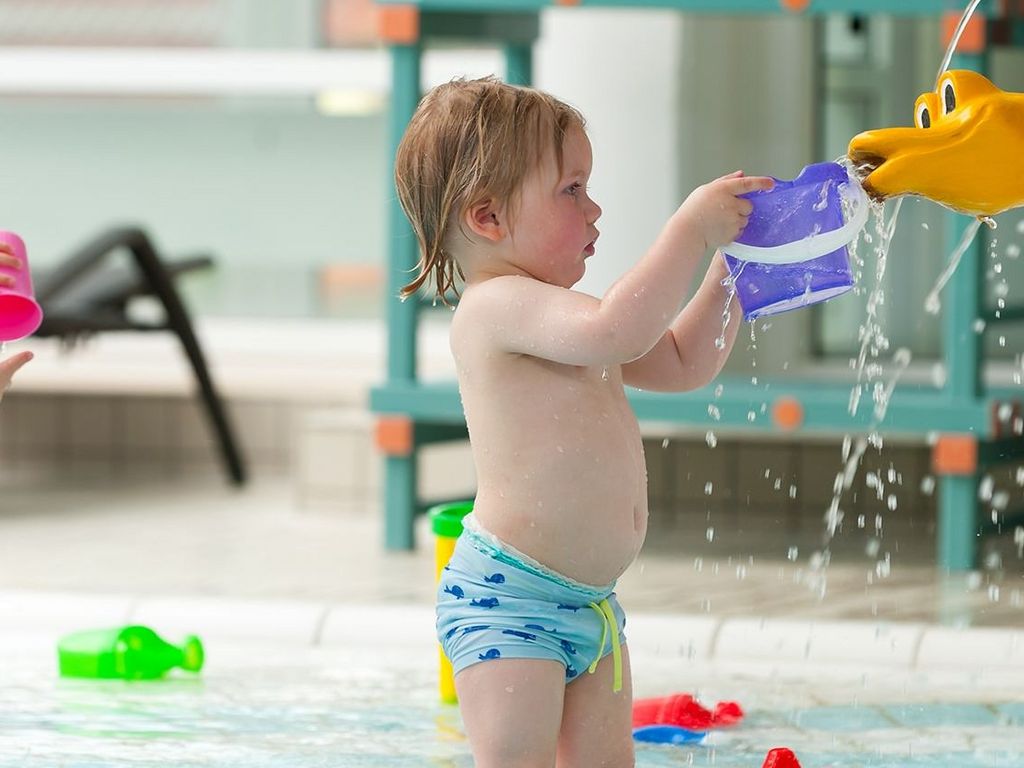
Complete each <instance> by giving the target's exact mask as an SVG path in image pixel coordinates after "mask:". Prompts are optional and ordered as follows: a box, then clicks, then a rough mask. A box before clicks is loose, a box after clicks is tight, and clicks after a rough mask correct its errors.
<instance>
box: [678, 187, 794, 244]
mask: <svg viewBox="0 0 1024 768" xmlns="http://www.w3.org/2000/svg"><path fill="white" fill-rule="evenodd" d="M773 186H775V181H774V179H772V178H771V177H770V176H744V175H743V171H736V172H734V173H730V174H729V175H728V176H722V177H721V178H719V179H715V180H714V181H710V182H708V183H707V184H705V185H703V186H701V187H697V189H695V190H693V192H691V193H690V196H689V197H687V198H686V200H685V201H684V202H683V205H682V207H681V208H680V211H681V212H685V213H686V214H687V215H688V216H689V217H690V219H691V221H693V222H694V223H695V224H696V226H697V227H698V228H699V229H700V232H701V233H702V234H703V235H704V242H705V244H706V246H707V247H708V248H717V247H718V246H720V245H725V244H726V243H731V242H732V241H733V240H735V239H736V238H737V237H739V235H740V233H741V232H742V231H743V228H744V227H745V226H746V225H747V217H749V216H750V212H751V211H752V210H753V209H754V206H753V205H752V204H751V202H750V201H749V200H745V199H743V198H742V197H737V195H743V194H746V193H747V192H755V191H757V190H764V189H771V188H772V187H773Z"/></svg>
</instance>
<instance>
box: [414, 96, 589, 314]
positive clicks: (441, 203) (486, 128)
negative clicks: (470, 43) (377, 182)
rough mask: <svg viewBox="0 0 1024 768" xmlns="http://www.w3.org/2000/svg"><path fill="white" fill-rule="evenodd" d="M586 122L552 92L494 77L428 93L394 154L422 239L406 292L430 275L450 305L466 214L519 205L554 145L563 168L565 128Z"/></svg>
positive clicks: (578, 125) (418, 285)
mask: <svg viewBox="0 0 1024 768" xmlns="http://www.w3.org/2000/svg"><path fill="white" fill-rule="evenodd" d="M584 125H585V120H584V118H583V115H581V114H580V113H579V111H577V110H576V109H575V108H573V107H571V106H569V105H568V104H566V103H564V102H562V101H560V100H558V99H556V98H555V97H553V96H551V95H550V94H547V93H544V92H543V91H539V90H537V89H535V88H526V87H522V86H514V85H509V84H507V83H503V82H501V81H500V80H498V79H497V78H495V77H484V78H480V79H476V80H465V79H458V80H453V81H451V82H449V83H445V84H444V85H440V86H438V87H436V88H434V89H432V90H431V91H430V92H429V93H427V95H426V96H424V97H423V99H422V100H421V101H420V103H419V106H418V107H417V108H416V112H415V114H413V117H412V120H410V121H409V125H408V127H407V128H406V131H405V135H404V136H403V137H402V141H401V143H400V144H399V146H398V153H397V155H396V157H395V186H396V187H397V189H398V199H399V201H400V202H401V204H402V209H403V210H404V211H405V214H406V216H407V217H408V218H409V222H410V223H411V224H412V228H413V232H415V234H416V240H417V244H418V246H419V263H418V264H417V265H416V277H415V278H414V279H413V280H412V281H411V282H409V283H408V284H407V285H406V286H404V287H403V288H402V291H401V296H402V298H407V297H409V296H411V295H412V294H414V293H416V292H417V291H418V290H419V289H420V288H421V287H422V286H423V285H424V284H426V283H427V282H428V281H429V280H431V279H432V280H433V284H434V290H435V292H436V295H437V296H439V297H440V298H441V300H442V301H444V302H445V303H446V304H447V303H448V292H449V291H451V292H453V293H454V294H455V295H458V286H457V285H456V275H458V277H459V278H460V279H461V278H463V277H464V275H463V273H462V269H461V268H460V267H459V265H458V263H457V262H456V261H455V259H454V258H453V257H452V255H451V253H450V248H451V239H452V237H454V236H455V235H456V234H461V232H462V230H461V224H460V223H459V222H460V220H461V218H462V216H463V214H465V212H466V211H467V210H469V209H470V208H471V207H472V206H474V205H476V204H478V203H481V202H485V201H487V200H492V199H493V200H495V201H497V202H498V203H499V204H505V205H506V206H507V208H508V210H509V211H512V210H514V209H515V206H516V204H517V202H518V194H519V191H520V189H521V188H522V185H523V182H524V181H525V180H526V178H527V176H529V174H530V173H531V172H532V171H533V170H534V169H536V168H538V167H540V165H541V163H542V161H543V160H544V158H545V157H547V156H548V153H549V152H553V154H554V158H555V160H556V162H557V163H558V167H559V169H561V166H562V142H563V140H564V139H565V135H566V134H567V133H568V132H569V130H570V129H572V128H574V127H578V128H581V129H582V128H583V127H584ZM456 230H457V231H456Z"/></svg>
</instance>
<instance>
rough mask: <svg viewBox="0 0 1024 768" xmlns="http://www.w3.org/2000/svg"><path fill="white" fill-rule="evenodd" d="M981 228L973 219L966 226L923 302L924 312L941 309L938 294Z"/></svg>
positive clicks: (937, 312)
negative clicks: (947, 261) (947, 262)
mask: <svg viewBox="0 0 1024 768" xmlns="http://www.w3.org/2000/svg"><path fill="white" fill-rule="evenodd" d="M980 228H981V219H975V220H974V221H972V222H971V223H970V224H968V225H967V229H965V230H964V234H963V237H961V238H960V242H959V243H958V244H957V246H956V249H955V250H954V251H953V255H952V256H950V257H949V264H947V265H946V268H945V269H944V270H943V271H942V274H941V275H939V279H938V280H937V281H936V283H935V287H934V288H932V290H931V292H930V293H929V294H928V296H927V297H926V298H925V300H924V310H925V312H927V313H928V314H930V315H937V314H939V310H940V309H941V308H942V303H941V302H940V301H939V292H940V291H942V289H943V288H945V287H946V283H948V282H949V279H950V278H951V277H953V273H954V272H956V268H957V267H958V266H960V260H961V259H962V258H963V256H964V254H965V253H967V249H968V248H969V247H970V245H971V243H972V242H974V237H975V235H977V234H978V230H979V229H980Z"/></svg>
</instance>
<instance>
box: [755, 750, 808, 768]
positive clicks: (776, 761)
mask: <svg viewBox="0 0 1024 768" xmlns="http://www.w3.org/2000/svg"><path fill="white" fill-rule="evenodd" d="M761 768H800V761H799V760H797V759H796V755H794V754H793V750H791V749H786V748H785V747H776V748H775V749H773V750H770V751H769V752H768V756H767V757H766V758H765V759H764V765H762V766H761Z"/></svg>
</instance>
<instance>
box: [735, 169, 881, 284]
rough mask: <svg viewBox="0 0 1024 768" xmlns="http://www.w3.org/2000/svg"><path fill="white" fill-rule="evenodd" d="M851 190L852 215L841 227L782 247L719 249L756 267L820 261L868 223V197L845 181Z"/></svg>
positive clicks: (742, 244)
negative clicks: (813, 260)
mask: <svg viewBox="0 0 1024 768" xmlns="http://www.w3.org/2000/svg"><path fill="white" fill-rule="evenodd" d="M846 184H847V185H851V186H852V187H853V189H854V195H853V197H852V198H851V199H852V201H853V215H852V216H851V217H850V220H849V221H848V222H846V223H845V224H844V225H843V226H841V227H838V228H836V229H830V230H829V231H828V232H821V233H819V234H817V235H809V236H808V237H805V238H803V239H802V240H796V241H794V242H792V243H786V244H784V245H771V246H757V245H747V244H746V243H737V242H735V241H733V242H731V243H729V244H728V245H724V246H722V250H723V251H725V252H726V253H727V254H729V255H730V256H732V257H733V258H736V259H740V260H741V261H754V262H758V263H760V264H799V263H800V262H803V261H810V260H811V259H817V258H820V257H822V256H824V255H826V254H828V253H832V251H838V250H839V249H840V248H842V247H843V246H844V245H847V244H848V243H850V242H851V241H852V240H853V239H854V238H855V237H856V236H857V233H858V232H860V230H861V229H862V228H863V227H864V225H865V224H866V223H867V221H868V213H869V210H870V206H869V205H868V196H867V193H866V192H864V188H863V187H862V186H861V185H860V184H856V183H853V182H846Z"/></svg>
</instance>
